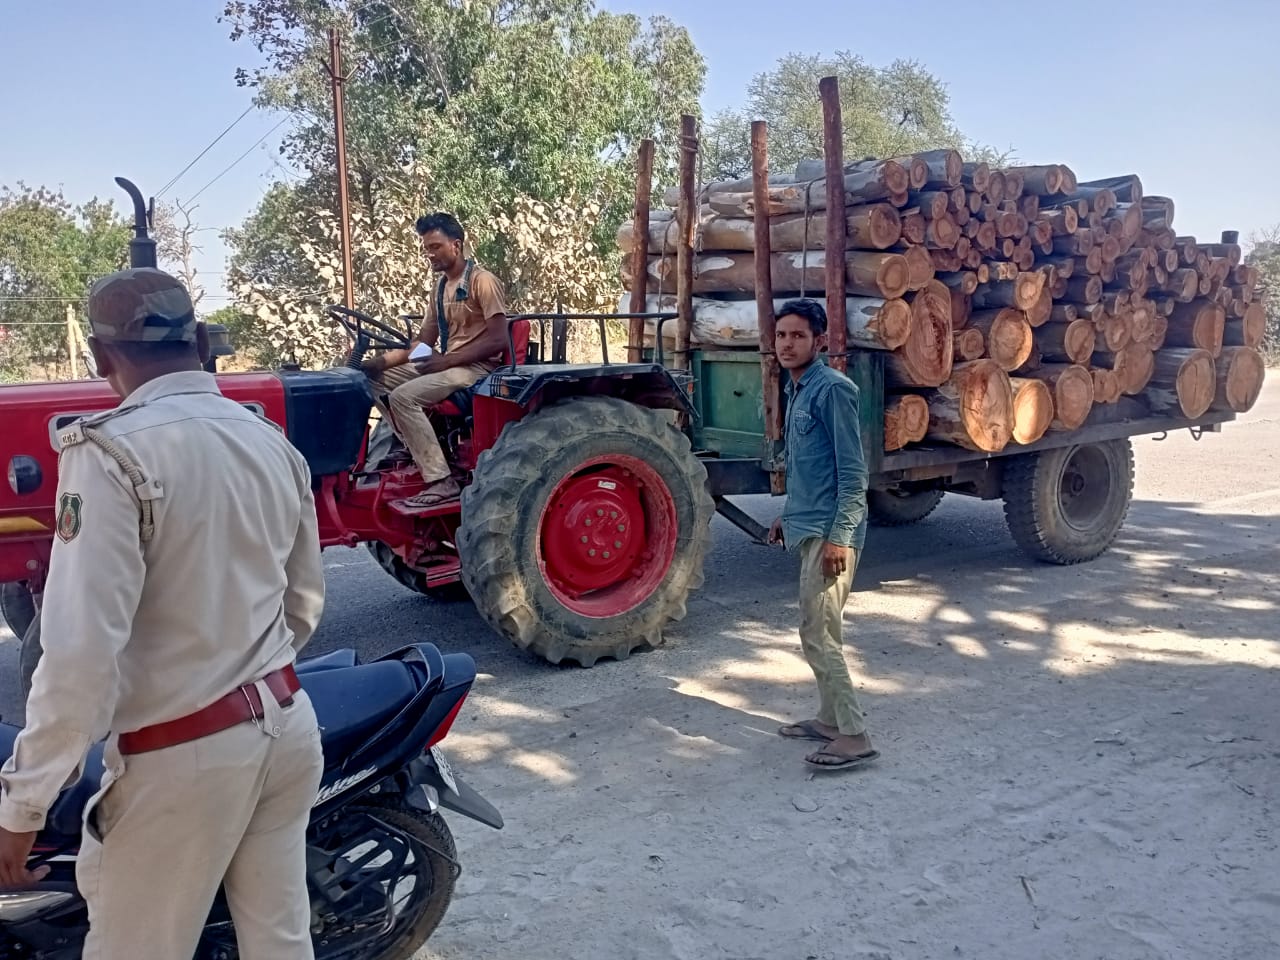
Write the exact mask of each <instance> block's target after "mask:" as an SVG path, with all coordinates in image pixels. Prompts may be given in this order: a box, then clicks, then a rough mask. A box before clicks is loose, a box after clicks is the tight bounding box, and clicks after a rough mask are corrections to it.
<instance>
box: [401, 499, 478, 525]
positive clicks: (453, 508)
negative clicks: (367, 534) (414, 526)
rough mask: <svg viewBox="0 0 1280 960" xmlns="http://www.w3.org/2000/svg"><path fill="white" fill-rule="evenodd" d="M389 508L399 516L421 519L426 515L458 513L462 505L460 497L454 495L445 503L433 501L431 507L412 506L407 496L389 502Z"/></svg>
mask: <svg viewBox="0 0 1280 960" xmlns="http://www.w3.org/2000/svg"><path fill="white" fill-rule="evenodd" d="M387 509H388V510H390V511H391V512H392V513H394V514H397V515H398V516H401V517H407V518H409V519H415V520H420V519H423V518H426V517H443V516H447V515H449V514H451V513H457V512H458V511H459V510H460V509H461V507H460V506H459V498H458V497H454V498H453V499H452V500H445V501H444V502H443V503H433V504H431V506H429V507H413V506H410V505H409V501H408V499H407V498H406V499H404V500H392V501H391V502H390V503H388V504H387Z"/></svg>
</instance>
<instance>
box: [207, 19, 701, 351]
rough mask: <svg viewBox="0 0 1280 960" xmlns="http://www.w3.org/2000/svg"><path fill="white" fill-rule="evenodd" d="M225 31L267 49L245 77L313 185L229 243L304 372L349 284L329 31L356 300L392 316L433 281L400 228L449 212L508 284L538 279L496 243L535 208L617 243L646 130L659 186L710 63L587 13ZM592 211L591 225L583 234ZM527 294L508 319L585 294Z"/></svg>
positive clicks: (644, 28)
mask: <svg viewBox="0 0 1280 960" xmlns="http://www.w3.org/2000/svg"><path fill="white" fill-rule="evenodd" d="M224 19H225V21H226V22H227V23H228V24H229V25H230V27H231V36H232V38H233V39H237V40H243V41H247V42H250V43H252V44H253V45H254V46H255V47H256V48H257V49H258V50H259V51H260V52H261V53H262V55H263V57H264V61H265V62H264V66H262V67H261V68H259V69H256V70H253V71H247V70H246V71H242V72H241V73H240V77H239V79H240V82H241V83H243V84H245V85H248V86H251V87H253V88H254V89H255V91H256V95H257V99H258V102H259V103H260V104H261V105H262V106H264V107H270V108H275V109H281V110H287V111H289V112H290V114H291V115H292V117H293V120H294V126H293V128H292V131H291V132H290V134H289V135H288V136H287V138H286V140H285V143H284V147H283V150H284V153H285V154H286V155H287V157H288V160H289V162H290V163H291V165H292V166H294V167H295V168H297V169H300V170H302V171H304V175H303V177H302V179H301V180H300V181H299V182H297V183H293V184H289V185H282V186H277V187H276V188H275V189H273V190H272V191H271V192H270V193H269V194H268V196H267V197H266V198H265V199H264V200H263V202H262V204H261V205H260V206H259V208H258V210H257V211H256V212H255V213H254V215H253V216H251V217H250V218H249V220H248V221H247V222H246V223H245V224H244V225H243V226H242V227H241V228H240V229H239V230H236V231H232V232H230V233H229V235H228V239H229V241H230V242H231V245H232V248H233V257H232V261H231V277H230V280H231V282H232V284H233V285H234V289H235V290H236V292H237V293H238V294H239V295H240V296H242V297H243V299H244V300H245V302H246V305H247V306H248V307H250V308H251V309H252V311H253V312H254V314H255V315H256V316H258V317H259V318H261V320H262V322H263V325H264V327H265V328H266V329H267V331H268V334H269V336H270V337H271V338H272V340H273V342H276V343H278V344H279V345H280V347H281V348H282V349H284V350H286V351H291V350H292V351H302V352H303V353H306V354H307V357H306V359H307V360H308V361H310V362H319V358H320V357H321V356H323V355H326V354H327V352H328V351H329V349H330V348H331V347H332V346H333V344H331V343H329V342H327V340H326V338H324V337H323V336H321V335H320V334H319V331H320V329H321V327H322V326H327V321H325V320H324V319H323V318H322V313H321V304H322V302H323V300H324V298H325V297H332V298H333V299H341V287H340V285H339V284H337V283H336V282H335V281H334V277H333V276H330V273H329V271H330V270H331V269H332V270H334V271H335V273H334V276H337V277H340V273H341V269H340V262H335V260H336V259H337V245H336V243H335V239H336V232H335V229H334V228H335V225H336V224H335V218H336V209H337V203H336V184H335V179H334V175H333V171H334V169H335V157H334V147H333V131H332V119H331V103H330V90H329V81H328V77H327V75H326V74H325V73H324V72H323V70H322V69H320V68H319V66H318V63H319V62H320V61H321V60H324V59H327V56H328V40H327V31H328V29H329V28H330V27H336V28H337V29H338V30H339V32H340V35H341V37H342V42H343V49H344V60H345V63H344V73H346V74H347V75H348V76H349V79H348V80H347V81H346V83H345V90H344V93H345V98H346V111H345V116H346V131H347V140H348V165H349V169H350V183H349V190H350V195H351V207H352V220H353V231H354V233H355V234H356V239H355V242H354V248H355V249H354V252H353V258H354V259H355V261H356V263H355V266H354V272H355V275H356V278H357V282H356V294H357V296H356V299H357V306H359V307H361V308H362V309H367V310H369V312H373V311H374V309H376V310H378V311H380V312H381V313H382V314H383V315H384V318H385V317H386V315H388V314H389V315H391V316H394V314H395V313H396V312H399V311H401V310H404V309H406V308H409V309H413V308H414V307H415V306H416V307H418V308H420V306H421V298H422V297H423V296H424V295H425V293H426V290H427V281H428V277H427V275H426V268H425V265H423V264H422V261H421V255H420V253H419V252H418V248H417V237H416V236H415V235H414V233H413V231H412V229H411V227H412V223H413V220H414V219H415V218H416V216H417V215H418V214H421V213H422V212H425V211H426V210H428V209H445V210H449V211H451V212H453V213H455V214H456V215H457V216H458V217H459V218H460V219H461V220H462V222H463V223H464V225H465V226H466V228H467V229H468V231H469V234H470V240H471V249H472V250H473V251H474V252H475V253H477V254H478V255H479V256H480V258H481V259H482V260H484V261H485V262H486V264H488V265H489V266H490V267H491V268H493V269H494V270H495V271H497V272H498V273H499V275H500V276H509V275H510V274H511V272H512V269H513V268H517V266H518V265H519V266H518V268H519V269H520V270H530V269H532V270H533V272H534V273H537V272H539V271H538V270H537V268H536V267H535V268H531V267H530V264H529V258H530V256H531V248H529V247H528V245H524V246H522V241H521V240H520V239H519V238H518V237H516V236H514V235H511V234H508V233H504V232H503V230H504V227H505V226H507V225H510V224H513V223H514V222H515V220H516V219H517V218H518V217H519V216H520V215H521V212H522V211H525V212H527V211H528V210H529V206H528V205H529V204H531V203H540V204H543V205H544V208H545V209H548V210H551V211H559V210H560V209H561V208H566V207H567V208H569V209H568V211H567V213H565V214H564V215H563V216H565V217H567V218H568V220H569V221H572V222H573V223H574V224H575V225H578V226H580V225H581V224H582V223H584V222H588V221H589V222H590V224H591V228H590V229H591V233H590V236H589V237H586V238H585V240H584V242H586V241H589V242H591V243H592V244H593V250H596V251H602V250H605V249H610V248H609V246H608V244H609V238H610V236H611V234H612V232H613V230H614V229H616V226H617V224H618V222H620V221H621V219H622V218H623V217H625V216H626V213H627V210H628V207H629V204H630V200H631V194H632V187H631V182H632V175H633V174H632V162H631V157H632V155H633V153H634V149H635V145H636V143H637V142H638V140H639V139H640V138H642V137H645V136H655V138H656V139H657V142H658V143H659V144H661V145H662V150H661V156H660V159H659V163H658V168H659V174H658V175H659V178H660V179H661V178H662V177H664V176H669V172H670V171H671V170H673V169H674V158H675V154H674V151H675V148H676V142H677V138H676V136H675V134H674V132H673V131H675V130H676V129H677V128H678V124H679V116H680V114H681V113H682V112H690V111H696V107H697V97H698V94H699V92H700V91H701V86H702V79H703V74H704V69H705V68H704V64H703V61H702V58H701V57H700V56H699V54H698V53H697V51H696V49H695V48H694V46H693V43H692V41H691V40H690V39H689V36H688V34H687V32H686V31H685V30H684V29H683V28H681V27H678V26H676V25H675V24H673V23H672V22H670V21H669V20H666V19H665V18H661V17H656V18H652V19H651V20H650V21H649V22H648V23H647V24H645V23H642V21H641V20H640V19H639V18H637V17H634V16H630V15H618V14H613V13H608V12H603V11H597V10H595V9H594V6H593V4H592V2H591V0H460V2H451V0H350V2H348V0H335V2H332V3H325V2H317V0H233V2H229V3H227V5H226V9H225V12H224ZM590 204H594V205H595V207H596V208H598V212H597V213H594V214H591V215H590V216H589V217H587V218H586V219H585V220H584V217H583V211H584V210H586V209H587V207H588V205H590ZM574 205H578V206H577V208H576V209H575V208H574ZM560 216H562V215H561V214H560V213H555V214H553V215H552V217H551V219H552V220H556V218H557V217H560ZM575 229H576V227H575ZM561 246H563V245H561ZM548 255H549V256H552V257H553V258H554V257H555V256H561V254H551V253H549V254H548ZM590 269H594V266H592V267H591V268H590ZM547 273H548V274H549V275H562V273H557V271H556V270H555V269H550V270H548V271H547ZM518 286H519V290H518V291H517V292H515V293H516V295H515V296H513V297H512V300H513V304H514V306H515V307H516V308H518V309H551V308H552V307H553V306H554V300H555V299H558V300H559V301H560V302H562V303H564V304H566V305H567V306H571V307H584V306H587V304H586V303H584V302H579V300H578V299H577V298H578V297H579V295H580V292H581V296H584V297H586V298H588V299H594V293H593V292H589V291H590V290H591V288H592V282H591V281H589V280H587V279H585V278H584V277H581V276H577V277H574V278H573V280H572V282H570V283H568V285H567V286H562V287H560V288H558V289H556V290H552V289H550V288H549V286H548V284H546V283H540V284H533V285H529V284H523V285H518ZM415 300H416V301H417V303H416V304H415V303H414V301H415ZM370 308H373V309H370ZM298 359H299V360H303V357H302V356H301V354H299V355H298Z"/></svg>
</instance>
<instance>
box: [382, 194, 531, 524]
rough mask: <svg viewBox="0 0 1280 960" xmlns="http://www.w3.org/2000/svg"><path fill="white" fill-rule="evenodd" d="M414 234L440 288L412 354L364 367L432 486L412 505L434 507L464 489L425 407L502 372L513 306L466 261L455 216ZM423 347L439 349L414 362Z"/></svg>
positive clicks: (389, 354)
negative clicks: (384, 394)
mask: <svg viewBox="0 0 1280 960" xmlns="http://www.w3.org/2000/svg"><path fill="white" fill-rule="evenodd" d="M414 228H415V229H416V230H417V232H418V236H419V237H421V241H422V252H423V254H424V255H425V256H426V258H427V259H428V260H429V261H430V262H431V269H432V270H434V271H435V272H436V273H438V274H440V282H439V283H438V284H437V285H436V288H435V291H434V295H433V296H432V297H431V300H430V303H429V304H428V305H427V310H426V317H425V319H424V320H423V321H422V326H421V328H420V329H419V330H418V334H417V336H415V337H414V338H413V340H412V341H411V342H410V344H409V348H408V349H406V350H387V351H385V352H383V353H380V354H376V355H375V356H373V357H371V358H370V359H368V360H366V361H365V362H364V363H363V364H362V367H363V369H364V371H365V373H366V374H367V375H368V376H369V378H370V379H371V380H372V381H373V382H374V384H375V385H376V386H377V387H379V388H380V389H381V390H382V391H384V392H389V393H390V400H389V406H390V408H391V425H392V428H393V429H394V430H395V432H396V435H397V436H399V437H400V439H401V440H403V441H404V444H405V446H406V447H408V448H409V453H410V454H411V455H412V456H413V462H414V463H416V464H417V465H418V469H419V470H420V471H422V479H423V480H424V481H425V482H426V485H427V486H426V489H425V490H423V491H422V493H420V494H418V495H417V496H415V497H411V498H410V499H409V500H407V501H406V505H407V506H409V507H431V506H435V505H436V504H439V503H444V502H446V501H448V500H452V499H454V498H456V497H458V496H459V495H460V494H461V490H460V489H459V487H458V484H457V483H456V482H455V481H454V479H453V476H452V474H451V473H450V470H449V465H448V463H447V462H446V461H445V457H444V451H443V450H442V449H441V448H440V441H439V440H438V439H437V438H436V433H435V430H434V429H433V428H432V426H431V421H430V420H429V419H428V418H427V410H426V408H427V407H429V406H430V405H432V404H435V403H440V402H441V401H443V400H446V399H448V398H449V396H450V395H451V394H453V393H454V392H455V391H458V390H461V389H464V388H466V387H470V386H471V385H472V384H474V383H475V382H476V381H478V380H480V379H482V378H484V377H486V376H488V375H489V373H490V372H492V371H493V370H494V369H496V368H497V367H498V366H500V365H501V363H502V357H503V354H504V352H505V351H506V347H507V307H506V302H505V299H504V296H503V291H502V285H501V284H500V283H499V282H498V278H497V277H495V276H494V275H493V274H492V273H490V272H489V271H488V270H486V269H484V268H483V267H481V266H479V265H478V264H477V263H476V262H475V261H474V260H470V259H467V258H466V257H464V256H463V244H464V241H465V239H466V238H465V234H464V233H463V230H462V225H461V224H460V223H459V222H458V220H457V218H456V217H454V216H453V215H452V214H448V213H432V214H428V215H427V216H425V217H419V218H418V222H417V223H416V224H415V225H414ZM441 316H443V318H444V322H443V323H441V322H440V317H441ZM437 341H438V343H437ZM419 344H426V345H428V346H430V347H432V348H433V351H432V353H431V355H430V356H427V357H423V358H422V359H419V360H414V361H410V359H409V354H410V353H411V352H412V351H413V349H414V348H415V347H417V346H418V345H419ZM437 347H438V349H436V348H437Z"/></svg>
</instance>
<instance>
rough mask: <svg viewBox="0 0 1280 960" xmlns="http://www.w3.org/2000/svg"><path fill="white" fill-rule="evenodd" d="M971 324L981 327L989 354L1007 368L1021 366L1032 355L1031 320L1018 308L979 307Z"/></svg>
mask: <svg viewBox="0 0 1280 960" xmlns="http://www.w3.org/2000/svg"><path fill="white" fill-rule="evenodd" d="M969 328H970V329H974V330H979V331H981V333H982V338H983V340H984V341H985V342H986V347H987V356H988V357H990V358H991V359H992V360H994V361H995V362H996V363H997V364H999V366H1000V369H1002V370H1004V371H1006V372H1010V373H1011V372H1013V371H1014V370H1017V369H1018V368H1019V367H1021V366H1022V365H1023V364H1024V363H1026V362H1027V360H1028V358H1030V356H1031V350H1032V346H1033V345H1034V343H1035V337H1034V335H1033V331H1032V329H1031V324H1029V323H1027V320H1026V318H1025V317H1024V316H1023V315H1022V313H1021V312H1020V311H1018V310H1014V309H1012V308H1010V307H1004V308H1002V309H999V310H980V311H977V312H975V313H974V314H972V315H971V316H970V317H969Z"/></svg>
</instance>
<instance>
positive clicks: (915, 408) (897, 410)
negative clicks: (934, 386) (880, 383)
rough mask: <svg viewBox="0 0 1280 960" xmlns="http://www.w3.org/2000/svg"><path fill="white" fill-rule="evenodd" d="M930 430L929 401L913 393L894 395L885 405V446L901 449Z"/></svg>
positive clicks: (919, 439) (916, 440)
mask: <svg viewBox="0 0 1280 960" xmlns="http://www.w3.org/2000/svg"><path fill="white" fill-rule="evenodd" d="M928 432H929V403H928V401H926V400H925V398H924V397H921V396H918V395H916V394H913V393H908V394H903V395H902V396H900V397H894V398H892V399H891V400H889V401H888V402H887V403H886V404H885V406H884V448H885V450H901V449H902V448H903V447H905V446H906V445H907V444H909V443H918V442H919V441H921V440H923V439H924V438H925V435H926V434H927V433H928Z"/></svg>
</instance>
